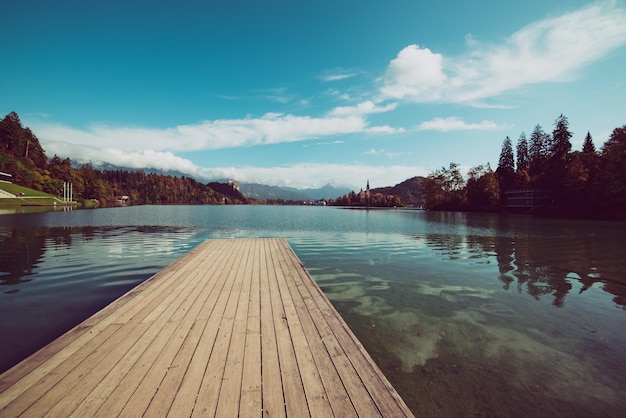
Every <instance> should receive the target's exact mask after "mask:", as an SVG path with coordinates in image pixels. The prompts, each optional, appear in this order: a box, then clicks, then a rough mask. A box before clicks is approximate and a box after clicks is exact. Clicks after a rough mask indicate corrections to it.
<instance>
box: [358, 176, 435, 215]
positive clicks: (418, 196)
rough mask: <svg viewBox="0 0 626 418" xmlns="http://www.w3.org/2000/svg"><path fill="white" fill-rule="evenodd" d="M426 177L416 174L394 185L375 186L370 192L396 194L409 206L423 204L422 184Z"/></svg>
mask: <svg viewBox="0 0 626 418" xmlns="http://www.w3.org/2000/svg"><path fill="white" fill-rule="evenodd" d="M425 180H426V179H425V178H424V177H420V176H416V177H412V178H410V179H408V180H405V181H403V182H402V183H398V184H396V185H395V186H393V187H392V186H388V187H377V188H375V189H372V190H371V191H370V193H371V194H376V193H382V194H383V195H394V196H398V197H399V198H400V200H401V201H402V202H403V203H404V204H406V205H409V206H415V207H422V206H424V197H423V196H422V193H423V187H424V186H423V184H424V181H425Z"/></svg>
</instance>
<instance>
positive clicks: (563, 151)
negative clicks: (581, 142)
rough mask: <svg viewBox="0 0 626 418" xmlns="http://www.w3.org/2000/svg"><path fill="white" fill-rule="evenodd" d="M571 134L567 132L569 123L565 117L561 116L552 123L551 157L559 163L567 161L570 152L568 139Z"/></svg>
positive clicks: (570, 145) (570, 144)
mask: <svg viewBox="0 0 626 418" xmlns="http://www.w3.org/2000/svg"><path fill="white" fill-rule="evenodd" d="M571 138H572V133H571V132H570V131H569V122H568V120H567V117H565V116H563V114H561V115H560V116H559V117H558V118H557V119H556V121H555V122H554V130H553V131H552V141H553V142H552V149H551V153H550V154H551V156H552V157H553V158H555V159H556V160H557V161H559V162H561V163H562V162H563V161H565V160H566V159H567V155H568V154H569V152H570V151H571V150H572V143H571V142H570V139H571Z"/></svg>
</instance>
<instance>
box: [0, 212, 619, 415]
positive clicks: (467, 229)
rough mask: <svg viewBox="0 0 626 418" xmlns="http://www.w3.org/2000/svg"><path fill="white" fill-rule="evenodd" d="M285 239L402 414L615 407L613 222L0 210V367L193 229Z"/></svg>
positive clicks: (143, 274)
mask: <svg viewBox="0 0 626 418" xmlns="http://www.w3.org/2000/svg"><path fill="white" fill-rule="evenodd" d="M238 237H285V238H286V239H287V240H288V242H289V244H290V245H291V246H292V247H293V249H294V250H295V252H296V253H297V255H298V256H299V257H300V259H301V261H302V262H303V263H304V265H305V267H306V268H307V269H308V270H309V272H310V273H311V274H312V275H313V277H314V278H315V280H316V281H317V283H318V284H319V285H320V287H321V288H322V290H323V291H324V292H325V293H326V295H327V296H328V298H329V299H330V300H331V301H332V302H333V304H334V305H335V307H336V308H337V310H338V311H339V312H340V313H341V315H342V316H343V318H344V319H345V320H346V322H347V323H348V325H349V326H350V327H351V328H352V330H353V331H354V333H355V334H356V335H357V337H358V338H359V340H360V341H361V342H362V343H363V345H364V346H365V347H366V349H367V350H368V351H369V353H370V354H371V355H372V357H373V358H374V360H375V361H376V362H377V363H378V364H379V366H380V367H381V369H382V370H383V372H384V373H385V374H386V375H387V377H388V378H389V380H390V381H391V383H392V384H393V385H394V386H395V387H396V388H397V389H398V391H399V392H400V394H401V395H402V397H403V398H404V400H405V401H406V402H407V404H408V405H409V407H410V408H411V409H412V410H413V411H414V413H415V414H416V415H418V416H442V417H458V416H472V415H475V416H538V417H541V416H545V417H554V416H568V417H572V416H580V417H589V416H623V413H624V411H625V410H626V361H625V359H626V332H625V330H626V275H625V272H626V250H625V249H624V244H625V243H626V223H617V222H582V221H557V220H545V219H534V218H531V217H526V216H503V215H483V214H462V213H447V212H424V211H412V210H371V211H364V210H344V209H339V208H331V207H275V206H137V207H125V208H111V209H97V210H75V211H68V212H47V213H30V214H16V215H11V214H5V215H0V249H1V251H0V318H2V320H1V321H0V372H1V371H4V370H6V369H8V368H10V367H11V366H13V365H14V364H16V363H17V362H19V361H20V360H22V359H23V358H25V357H26V356H28V355H30V354H32V353H33V352H34V351H35V350H37V349H39V348H40V347H42V346H43V345H45V344H47V343H48V342H50V341H51V340H53V339H54V338H56V337H58V336H59V335H61V334H62V333H63V332H65V331H67V330H68V329H70V328H71V327H73V326H74V325H76V324H78V323H79V322H81V321H83V320H84V319H85V318H87V317H88V316H90V315H91V314H93V313H94V312H96V311H97V310H99V309H101V308H102V307H104V306H106V305H107V304H109V303H110V302H111V301H113V300H114V299H116V298H117V297H119V296H120V295H122V294H123V293H125V292H126V291H128V290H129V289H131V288H132V287H134V286H136V285H137V284H138V283H140V282H142V281H143V280H145V279H147V278H148V277H150V276H151V275H153V274H154V273H156V272H157V271H158V270H160V269H161V268H162V267H164V266H166V265H167V264H169V263H171V262H172V261H174V260H175V259H177V258H178V257H180V256H181V255H182V254H184V253H186V252H187V251H189V250H190V249H192V248H193V247H194V246H196V245H197V244H199V243H200V242H202V241H204V240H205V239H209V238H238Z"/></svg>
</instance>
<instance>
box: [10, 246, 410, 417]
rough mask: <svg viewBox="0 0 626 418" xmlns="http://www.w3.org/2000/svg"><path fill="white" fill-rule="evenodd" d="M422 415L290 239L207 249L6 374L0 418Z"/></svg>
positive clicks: (194, 253) (196, 250)
mask: <svg viewBox="0 0 626 418" xmlns="http://www.w3.org/2000/svg"><path fill="white" fill-rule="evenodd" d="M18 415H22V416H75V417H82V416H103V417H110V416H181V417H188V416H192V415H195V416H220V417H221V416H244V417H245V416H259V415H261V416H270V417H281V416H282V417H284V416H314V417H317V416H329V417H330V416H341V417H347V416H363V417H368V416H412V414H411V412H410V411H409V410H408V408H406V405H405V404H404V402H403V401H402V399H401V398H400V397H399V396H398V394H397V393H396V392H395V390H394V389H393V387H391V385H390V384H389V382H388V381H387V379H386V378H385V377H384V376H383V374H382V373H381V372H380V370H379V369H378V367H377V366H376V365H375V363H374V362H373V361H372V359H371V358H370V357H369V355H368V354H367V352H366V351H365V349H364V348H363V346H362V345H361V344H360V343H359V342H358V340H357V339H356V337H355V336H354V335H353V334H352V332H351V331H350V330H349V329H348V327H347V326H346V324H345V322H343V320H342V319H341V317H340V316H339V314H338V313H337V311H336V310H335V309H334V308H333V307H332V305H331V304H330V302H329V301H328V299H327V298H326V297H325V296H324V294H323V293H322V292H321V290H320V288H319V287H318V286H317V285H316V284H315V282H314V280H313V279H312V277H311V276H310V275H309V274H308V272H307V271H306V270H305V269H304V268H303V266H302V264H301V262H300V260H299V259H298V257H297V256H296V255H295V253H294V252H293V250H292V249H291V247H290V246H289V245H288V244H287V242H286V241H285V240H283V239H238V240H209V241H206V242H204V243H202V244H200V245H199V246H197V247H196V248H194V249H193V250H192V251H190V252H189V253H187V254H186V255H185V256H183V257H181V258H180V259H179V260H177V261H175V262H174V263H172V264H170V265H169V266H167V267H166V268H164V269H163V270H162V271H160V272H159V273H157V274H156V275H154V276H153V277H152V278H150V279H149V280H147V281H146V282H144V283H142V284H141V285H139V286H137V287H136V288H135V289H133V290H131V291H130V292H128V293H127V294H126V295H124V296H122V297H121V298H119V299H118V300H116V301H115V302H113V303H112V304H110V305H109V306H108V307H106V308H104V309H103V310H101V311H100V312H98V313H97V314H95V315H93V316H92V317H90V318H89V319H87V320H86V321H84V322H83V323H82V324H80V325H78V326H77V327H75V328H73V329H72V330H70V331H69V332H68V333H66V334H64V335H63V336H61V337H60V338H59V339H57V340H56V341H54V342H52V343H51V344H49V345H48V346H46V347H44V348H43V349H42V350H40V351H39V352H37V353H35V354H34V355H32V356H31V357H29V358H28V359H26V360H25V361H23V362H22V363H20V364H19V365H17V366H15V367H14V368H12V369H11V370H9V371H7V372H6V373H4V374H3V375H1V376H0V416H18Z"/></svg>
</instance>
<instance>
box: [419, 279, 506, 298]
mask: <svg viewBox="0 0 626 418" xmlns="http://www.w3.org/2000/svg"><path fill="white" fill-rule="evenodd" d="M417 291H418V292H419V293H421V294H423V295H434V296H441V297H442V298H444V299H446V300H447V301H448V302H458V301H459V300H460V299H463V298H468V297H473V298H479V299H488V298H491V297H492V295H493V293H494V292H493V291H489V290H484V289H477V288H474V287H469V286H456V285H440V286H432V285H430V284H425V283H420V284H418V285H417Z"/></svg>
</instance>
